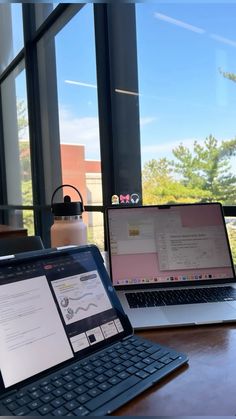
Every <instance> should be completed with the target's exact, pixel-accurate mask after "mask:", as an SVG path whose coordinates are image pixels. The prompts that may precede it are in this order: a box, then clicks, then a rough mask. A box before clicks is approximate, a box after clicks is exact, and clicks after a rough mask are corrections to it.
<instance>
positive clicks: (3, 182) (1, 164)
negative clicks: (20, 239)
mask: <svg viewBox="0 0 236 419" xmlns="http://www.w3.org/2000/svg"><path fill="white" fill-rule="evenodd" d="M0 203H1V205H4V204H5V205H6V204H7V178H6V159H5V147H4V133H3V117H2V95H1V85H0ZM7 223H8V217H7V212H6V211H4V212H3V213H2V211H1V212H0V224H7Z"/></svg>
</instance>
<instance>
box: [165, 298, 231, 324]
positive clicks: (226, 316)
mask: <svg viewBox="0 0 236 419" xmlns="http://www.w3.org/2000/svg"><path fill="white" fill-rule="evenodd" d="M163 314H165V316H166V318H167V320H168V321H169V322H170V323H172V324H198V323H214V322H221V321H224V320H235V319H236V308H235V307H233V305H231V304H229V303H224V302H221V303H205V304H186V305H180V306H175V307H173V306H172V307H170V306H169V307H164V308H163Z"/></svg>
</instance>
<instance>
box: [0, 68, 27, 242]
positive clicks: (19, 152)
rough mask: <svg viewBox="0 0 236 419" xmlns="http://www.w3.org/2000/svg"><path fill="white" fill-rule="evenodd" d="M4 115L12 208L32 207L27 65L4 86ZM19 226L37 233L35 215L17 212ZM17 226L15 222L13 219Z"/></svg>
mask: <svg viewBox="0 0 236 419" xmlns="http://www.w3.org/2000/svg"><path fill="white" fill-rule="evenodd" d="M1 93H2V112H3V132H4V149H5V159H6V180H7V200H8V204H9V205H32V204H33V198H32V177H31V160H30V146H29V132H28V105H27V96H26V80H25V70H24V64H23V62H22V63H21V64H20V65H19V66H18V67H17V68H16V69H15V71H13V72H12V73H11V74H10V75H9V76H8V77H7V78H6V79H5V80H4V82H3V83H2V88H1ZM14 216H15V221H14V224H15V225H19V226H24V227H26V228H27V229H28V232H29V234H30V233H31V234H32V233H33V231H34V227H33V216H32V212H31V211H29V212H27V211H25V212H24V213H22V212H21V211H20V212H17V211H16V212H15V213H14ZM12 223H13V220H12Z"/></svg>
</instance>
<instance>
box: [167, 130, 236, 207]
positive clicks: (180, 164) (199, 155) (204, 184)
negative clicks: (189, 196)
mask: <svg viewBox="0 0 236 419" xmlns="http://www.w3.org/2000/svg"><path fill="white" fill-rule="evenodd" d="M173 154H174V156H175V159H176V162H175V163H174V166H175V170H176V173H177V174H178V175H179V176H180V182H181V184H183V185H185V186H188V187H190V188H197V189H199V190H202V191H203V192H204V195H203V196H202V200H203V201H215V200H219V201H221V202H222V203H224V204H232V202H234V201H235V199H236V176H235V175H233V174H232V173H231V172H230V170H231V165H230V158H231V157H232V156H234V155H235V154H236V139H233V140H229V141H222V143H220V144H219V143H218V141H217V140H216V138H214V137H213V136H212V135H210V136H209V137H207V138H206V139H205V141H204V145H200V144H199V143H198V142H197V141H195V142H194V148H193V152H190V150H189V149H188V148H187V147H185V146H184V145H183V144H180V145H179V146H178V147H176V148H175V149H174V150H173Z"/></svg>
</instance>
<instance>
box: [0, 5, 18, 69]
mask: <svg viewBox="0 0 236 419" xmlns="http://www.w3.org/2000/svg"><path fill="white" fill-rule="evenodd" d="M22 48H23V24H22V5H21V4H15V3H12V4H1V9H0V73H1V72H2V71H3V70H5V68H6V67H7V65H8V64H10V62H11V61H12V60H13V58H14V57H15V56H16V55H17V54H18V52H19V51H20V50H21V49H22Z"/></svg>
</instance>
